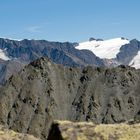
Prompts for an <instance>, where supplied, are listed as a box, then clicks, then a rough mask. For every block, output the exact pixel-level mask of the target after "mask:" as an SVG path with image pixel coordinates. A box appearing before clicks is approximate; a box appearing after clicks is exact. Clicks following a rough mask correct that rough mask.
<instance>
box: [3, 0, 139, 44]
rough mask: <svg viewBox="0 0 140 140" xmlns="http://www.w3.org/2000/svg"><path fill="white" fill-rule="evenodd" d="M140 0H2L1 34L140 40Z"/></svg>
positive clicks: (69, 39) (68, 39) (33, 37)
mask: <svg viewBox="0 0 140 140" xmlns="http://www.w3.org/2000/svg"><path fill="white" fill-rule="evenodd" d="M139 14H140V0H0V37H7V38H15V39H23V38H27V39H46V40H54V41H72V42H75V41H76V42H81V41H85V40H88V38H89V37H91V36H92V37H95V38H103V39H108V38H114V37H122V36H123V37H126V38H128V39H133V38H137V39H139V40H140V15H139Z"/></svg>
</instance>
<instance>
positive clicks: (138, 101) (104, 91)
mask: <svg viewBox="0 0 140 140" xmlns="http://www.w3.org/2000/svg"><path fill="white" fill-rule="evenodd" d="M139 91H140V71H139V70H135V69H134V68H131V67H125V66H120V67H117V68H111V69H107V68H92V67H85V68H82V69H80V68H70V67H64V66H62V65H58V64H55V63H53V62H51V61H50V60H49V59H47V58H41V59H38V60H36V61H34V62H32V63H31V64H29V65H28V66H26V67H25V68H24V69H23V70H21V71H20V72H19V73H18V74H15V75H14V76H12V77H11V78H10V79H9V80H8V81H7V83H6V84H5V86H3V87H2V88H1V89H0V112H1V115H0V123H2V124H5V125H7V126H8V127H9V128H12V129H13V130H15V131H18V132H24V133H29V134H33V135H34V136H36V137H40V138H42V139H47V136H48V131H49V128H50V125H51V123H52V120H56V119H57V120H71V121H93V122H95V123H120V122H125V121H139V120H140V92H139Z"/></svg>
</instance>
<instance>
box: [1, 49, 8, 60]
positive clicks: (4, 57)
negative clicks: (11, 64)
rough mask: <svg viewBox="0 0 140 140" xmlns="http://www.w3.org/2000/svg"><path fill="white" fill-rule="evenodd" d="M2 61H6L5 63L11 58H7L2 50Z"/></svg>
mask: <svg viewBox="0 0 140 140" xmlns="http://www.w3.org/2000/svg"><path fill="white" fill-rule="evenodd" d="M0 59H2V60H5V61H7V60H10V58H9V57H8V56H6V54H5V53H4V51H3V50H1V49H0Z"/></svg>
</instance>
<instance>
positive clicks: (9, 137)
mask: <svg viewBox="0 0 140 140" xmlns="http://www.w3.org/2000/svg"><path fill="white" fill-rule="evenodd" d="M0 140H40V139H39V138H35V137H33V136H31V135H27V134H21V133H17V132H15V131H13V130H8V129H6V128H5V127H4V126H2V125H1V126H0Z"/></svg>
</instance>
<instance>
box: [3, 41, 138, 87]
mask: <svg viewBox="0 0 140 140" xmlns="http://www.w3.org/2000/svg"><path fill="white" fill-rule="evenodd" d="M40 57H48V58H50V59H51V60H52V61H53V62H55V63H58V64H62V65H64V66H71V67H84V66H88V65H90V66H93V67H94V66H96V67H97V66H98V67H116V66H118V65H129V66H132V67H135V68H140V65H139V64H140V42H139V41H138V40H136V39H134V40H131V41H129V40H127V39H125V38H115V39H110V40H102V39H94V38H90V39H89V41H87V42H83V43H70V42H63V43H61V42H50V41H46V40H27V39H24V40H12V39H5V38H0V77H1V78H0V84H1V85H2V84H4V83H5V81H6V80H7V79H8V78H9V77H10V76H11V75H12V74H14V73H16V72H18V71H20V70H21V69H22V68H23V67H24V66H25V65H26V64H29V63H30V62H32V61H34V60H36V59H38V58H40Z"/></svg>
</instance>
